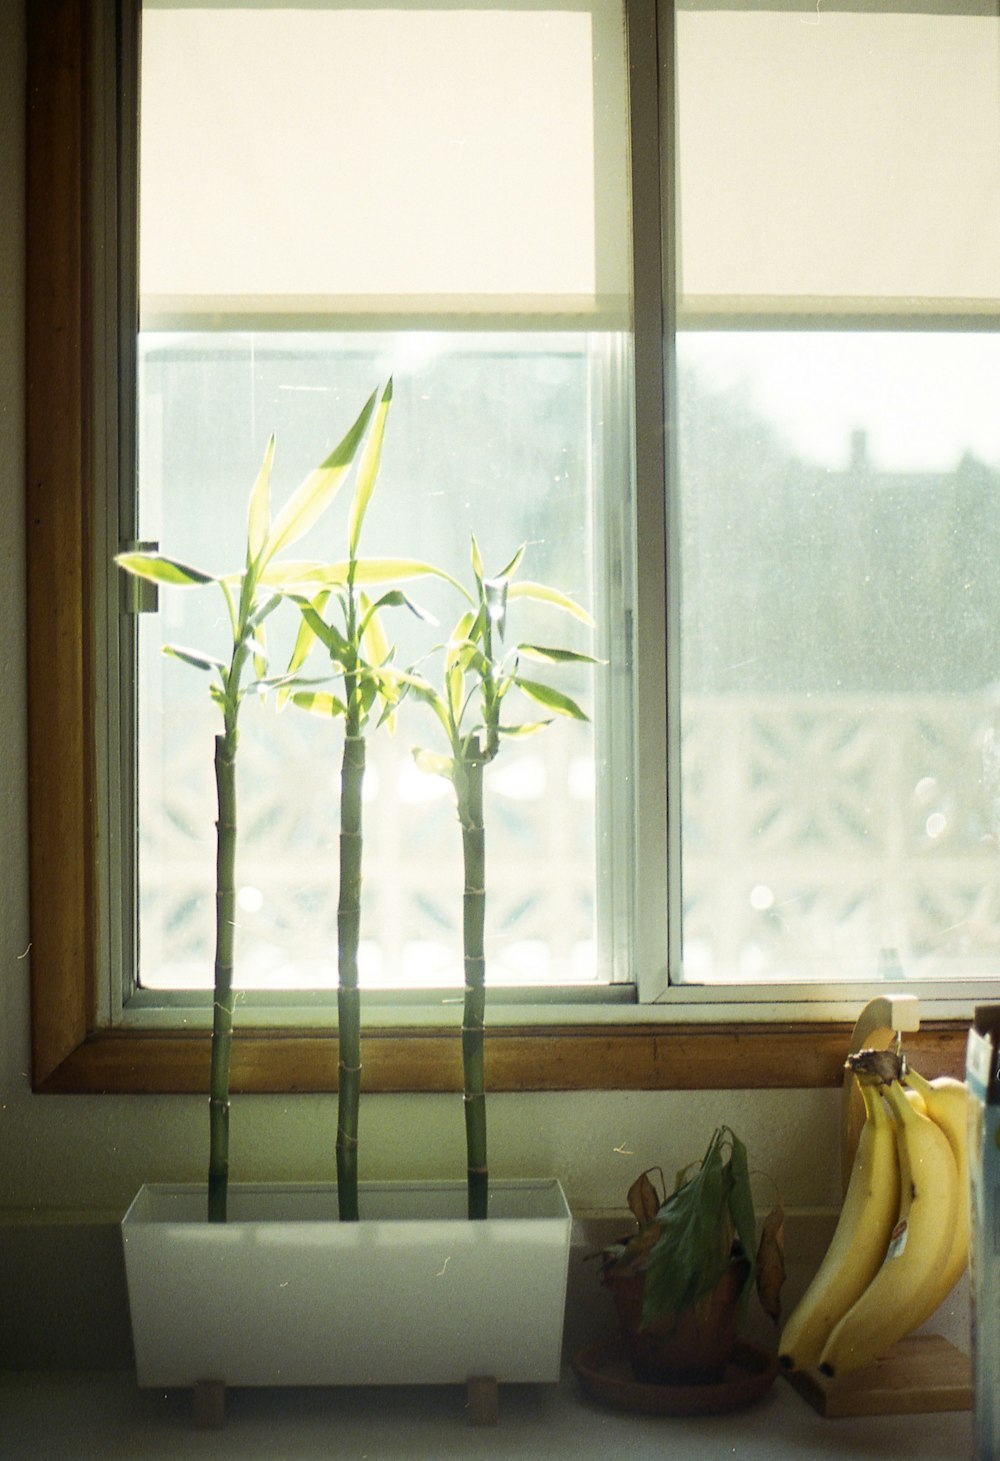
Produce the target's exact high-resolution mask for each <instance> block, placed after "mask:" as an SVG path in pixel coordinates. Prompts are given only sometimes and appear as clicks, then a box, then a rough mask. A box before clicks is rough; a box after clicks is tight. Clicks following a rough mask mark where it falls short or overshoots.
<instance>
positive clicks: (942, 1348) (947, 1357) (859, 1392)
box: [785, 1334, 972, 1416]
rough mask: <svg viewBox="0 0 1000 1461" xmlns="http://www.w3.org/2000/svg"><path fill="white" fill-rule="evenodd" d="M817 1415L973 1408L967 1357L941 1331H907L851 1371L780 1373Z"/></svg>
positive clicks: (969, 1363) (970, 1374) (884, 1413)
mask: <svg viewBox="0 0 1000 1461" xmlns="http://www.w3.org/2000/svg"><path fill="white" fill-rule="evenodd" d="M785 1379H786V1380H787V1381H788V1383H789V1384H790V1385H792V1386H793V1387H794V1388H795V1389H796V1390H798V1392H799V1394H800V1395H802V1396H804V1397H805V1399H806V1400H808V1402H809V1404H810V1405H811V1406H812V1407H813V1409H814V1410H817V1411H819V1413H820V1415H826V1416H841V1415H915V1414H918V1413H920V1412H926V1411H932V1410H971V1409H972V1361H971V1360H970V1359H969V1356H968V1355H967V1354H963V1353H962V1351H961V1350H960V1349H957V1348H956V1347H955V1345H953V1344H952V1343H951V1341H950V1340H947V1339H945V1338H943V1336H942V1335H940V1334H910V1335H907V1337H906V1338H905V1339H902V1340H900V1342H899V1343H898V1344H897V1345H894V1346H893V1348H892V1349H891V1350H890V1351H889V1353H888V1354H886V1355H883V1356H882V1358H881V1359H877V1360H875V1361H873V1363H872V1364H870V1365H866V1366H865V1368H864V1369H863V1370H856V1371H855V1373H854V1374H853V1375H841V1376H840V1377H839V1378H838V1379H830V1378H829V1377H828V1376H827V1375H823V1374H821V1373H820V1371H819V1370H796V1371H795V1372H793V1373H792V1374H788V1375H786V1376H785Z"/></svg>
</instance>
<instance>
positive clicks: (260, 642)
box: [250, 628, 267, 683]
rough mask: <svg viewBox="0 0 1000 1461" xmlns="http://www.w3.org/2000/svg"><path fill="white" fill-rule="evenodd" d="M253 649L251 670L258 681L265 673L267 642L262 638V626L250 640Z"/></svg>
mask: <svg viewBox="0 0 1000 1461" xmlns="http://www.w3.org/2000/svg"><path fill="white" fill-rule="evenodd" d="M250 647H251V648H252V650H253V672H254V675H255V676H256V678H257V681H258V683H260V681H261V680H263V678H264V676H265V675H266V674H267V642H266V640H265V638H264V630H263V628H259V629H258V630H257V632H256V634H255V635H254V637H253V639H252V640H251V641H250Z"/></svg>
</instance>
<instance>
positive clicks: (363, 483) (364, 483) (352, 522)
mask: <svg viewBox="0 0 1000 1461" xmlns="http://www.w3.org/2000/svg"><path fill="white" fill-rule="evenodd" d="M391 402H392V381H391V380H390V381H388V382H387V384H386V387H385V390H384V391H383V392H382V399H381V400H380V401H379V404H378V410H377V411H376V413H375V421H374V424H373V426H372V429H371V431H370V433H369V435H368V439H367V441H366V442H365V445H364V449H363V450H362V453H361V460H360V462H359V464H358V480H357V484H356V486H355V488H354V497H353V499H352V501H351V511H350V515H349V517H348V537H347V541H348V545H349V551H350V555H351V557H352V558H353V557H354V556H355V554H356V553H357V549H358V539H359V538H360V536H361V524H362V522H363V521H364V516H365V513H366V512H367V510H368V504H369V502H370V501H371V499H372V493H373V492H374V491H375V483H376V480H377V479H378V470H379V465H380V463H381V460H382V441H383V438H384V437H385V425H386V418H387V416H388V414H389V406H390V404H391Z"/></svg>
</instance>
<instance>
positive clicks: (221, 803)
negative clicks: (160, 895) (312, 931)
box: [208, 725, 236, 1223]
mask: <svg viewBox="0 0 1000 1461" xmlns="http://www.w3.org/2000/svg"><path fill="white" fill-rule="evenodd" d="M215 785H216V794H217V797H218V809H219V816H218V821H217V822H216V864H215V979H214V1002H213V1014H212V1055H211V1076H210V1086H209V1156H208V1220H209V1222H211V1223H224V1222H225V1221H226V1202H227V1197H228V1188H229V1104H230V1103H229V1072H230V1061H231V1055H232V1046H233V956H234V945H235V933H236V929H235V912H236V876H235V875H236V727H235V725H233V726H231V727H230V728H229V729H228V730H227V732H226V734H225V735H221V736H216V738H215Z"/></svg>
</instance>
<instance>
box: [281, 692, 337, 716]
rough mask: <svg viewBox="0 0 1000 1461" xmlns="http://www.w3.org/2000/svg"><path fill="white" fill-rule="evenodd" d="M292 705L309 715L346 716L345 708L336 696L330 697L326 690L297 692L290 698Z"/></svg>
mask: <svg viewBox="0 0 1000 1461" xmlns="http://www.w3.org/2000/svg"><path fill="white" fill-rule="evenodd" d="M291 701H292V704H293V705H297V706H298V707H299V709H300V710H306V711H308V712H309V714H310V715H323V716H326V717H328V718H329V717H330V716H332V715H346V714H347V707H346V705H345V704H344V702H343V701H342V700H338V699H337V697H336V695H331V694H330V692H329V691H328V690H297V691H296V692H295V694H294V695H292V697H291Z"/></svg>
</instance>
